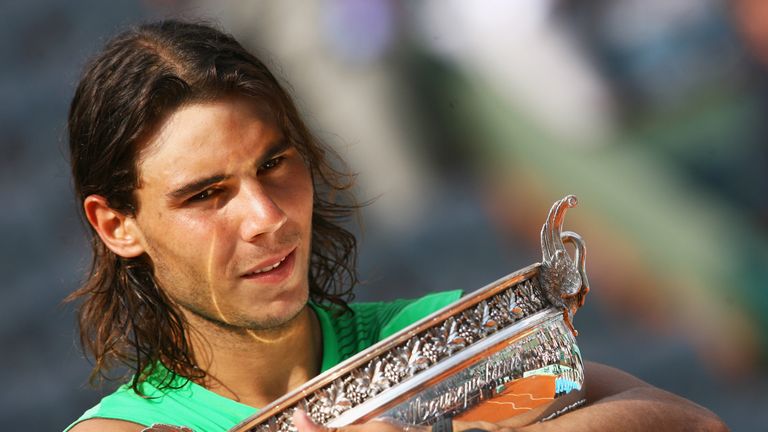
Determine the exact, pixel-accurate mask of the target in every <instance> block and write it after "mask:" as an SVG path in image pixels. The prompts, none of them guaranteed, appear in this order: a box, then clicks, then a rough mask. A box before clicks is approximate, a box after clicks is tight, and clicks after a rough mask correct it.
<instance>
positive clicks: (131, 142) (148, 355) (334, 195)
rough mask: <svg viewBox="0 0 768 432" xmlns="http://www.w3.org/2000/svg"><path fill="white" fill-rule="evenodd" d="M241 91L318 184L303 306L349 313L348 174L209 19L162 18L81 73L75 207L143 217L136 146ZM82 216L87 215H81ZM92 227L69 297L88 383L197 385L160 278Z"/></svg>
mask: <svg viewBox="0 0 768 432" xmlns="http://www.w3.org/2000/svg"><path fill="white" fill-rule="evenodd" d="M232 95H240V96H245V97H248V98H251V99H252V100H253V101H254V103H258V104H260V105H262V106H266V107H268V108H269V110H270V111H271V114H272V115H273V116H274V119H275V120H276V122H277V125H278V127H279V128H280V129H281V130H282V132H283V134H284V135H285V137H286V138H287V139H288V140H290V141H291V142H292V143H293V144H294V145H295V146H296V148H297V149H298V151H299V152H300V153H301V155H302V157H303V158H304V160H305V162H306V163H307V166H308V167H309V170H310V172H311V176H312V181H313V185H314V196H313V213H312V238H311V255H310V271H309V294H310V298H311V299H312V300H313V301H314V302H316V303H318V304H320V305H325V306H335V307H337V309H339V310H342V311H348V310H349V307H348V306H347V302H349V301H351V299H352V296H353V294H352V288H353V286H354V285H355V283H356V282H357V274H356V270H355V266H356V255H357V253H356V240H355V237H354V235H353V234H352V233H350V232H349V231H348V230H346V229H344V228H343V226H342V224H343V222H344V221H345V220H346V219H348V218H349V217H350V216H351V215H353V214H354V212H355V211H356V209H357V205H356V204H355V201H354V198H353V197H352V196H351V194H350V188H351V187H352V184H353V180H354V177H353V176H352V175H350V174H348V173H346V172H345V171H344V170H343V168H341V169H339V168H335V167H337V166H340V165H341V166H342V167H343V163H341V160H340V159H339V158H338V155H336V154H335V153H334V152H333V151H332V150H331V149H330V148H328V147H327V146H325V145H323V143H321V142H320V141H319V140H318V139H317V138H316V137H315V136H313V134H312V133H311V132H310V130H309V128H308V127H307V125H306V124H305V123H304V121H303V120H302V118H301V116H300V114H299V112H298V110H297V108H296V105H295V103H294V102H293V100H292V98H291V96H290V94H289V93H288V91H287V90H286V89H285V87H284V86H283V85H282V84H281V83H280V81H279V80H278V79H277V78H276V77H275V76H274V75H273V74H272V72H271V71H270V70H269V69H268V68H267V66H266V65H265V64H264V63H263V62H262V61H261V60H259V59H258V58H257V57H255V56H254V55H253V54H251V53H250V52H249V51H247V50H246V49H245V48H243V46H241V44H240V43H238V42H237V41H236V40H235V39H234V38H233V37H232V36H230V35H228V34H226V33H225V32H222V31H220V30H218V29H216V28H215V27H213V26H211V25H209V24H204V23H191V22H182V21H176V20H166V21H160V22H155V23H148V24H143V25H139V26H136V27H133V28H131V29H128V30H126V31H124V32H123V33H120V34H119V35H117V36H115V37H114V38H112V39H111V40H110V41H108V42H107V43H106V45H105V46H104V48H103V49H102V51H101V52H100V53H99V54H97V55H96V56H95V57H94V58H93V59H92V60H91V61H90V62H89V63H88V64H87V66H86V67H85V70H84V72H83V75H82V77H81V79H80V82H79V85H78V86H77V89H76V91H75V94H74V97H73V99H72V103H71V106H70V111H69V119H68V133H69V151H70V163H71V168H72V178H73V183H74V190H75V194H76V198H77V200H78V204H79V207H80V209H81V212H82V211H83V209H82V203H83V201H84V200H85V198H86V197H88V196H89V195H100V196H102V197H104V198H105V199H106V201H107V203H108V204H109V206H110V207H111V208H112V209H114V210H116V211H119V212H121V213H123V214H126V215H131V216H133V215H135V214H136V212H137V211H138V210H139V205H140V203H139V202H137V199H136V194H135V191H136V189H137V188H138V187H139V181H140V179H139V174H138V166H137V164H138V162H137V161H138V158H139V155H140V152H141V150H142V148H141V146H142V144H143V138H146V137H147V136H148V134H149V133H150V132H151V131H152V129H153V128H155V127H156V126H157V125H158V124H159V123H160V122H161V121H162V119H163V118H164V116H166V115H168V114H169V113H172V112H173V111H174V110H176V109H178V108H179V107H181V106H183V105H185V104H190V103H195V102H201V101H206V100H215V99H217V98H222V97H227V96H232ZM83 216H84V214H83ZM86 225H87V226H88V228H89V234H90V240H91V247H92V250H93V260H92V263H91V267H90V272H89V273H88V276H87V278H86V280H85V282H84V283H83V284H82V286H81V287H80V288H79V289H77V290H76V291H74V292H73V293H72V294H70V295H69V296H68V297H67V301H75V300H77V301H78V302H79V307H78V321H79V330H80V340H81V343H82V345H83V348H84V350H85V351H86V353H88V354H89V355H90V356H91V357H92V359H93V370H92V372H91V381H92V382H96V381H100V380H101V379H103V378H107V379H112V378H115V377H114V376H112V371H114V370H123V371H125V370H127V371H128V373H129V374H132V376H133V378H132V379H131V381H130V386H131V387H132V388H133V389H134V391H136V392H137V393H139V394H141V393H142V392H141V391H140V385H141V383H142V382H143V381H145V380H146V379H147V378H148V377H150V376H153V374H154V373H155V372H157V371H158V368H160V367H161V365H162V366H164V367H165V368H167V369H168V370H169V371H171V372H172V374H171V375H170V377H169V378H168V379H165V380H163V382H162V383H160V387H163V386H170V385H171V384H170V383H171V382H172V381H173V376H174V375H180V376H183V377H185V378H188V379H192V380H201V379H203V378H204V377H205V375H206V373H205V371H204V370H202V369H201V368H200V367H198V365H197V364H196V363H195V356H194V353H192V351H191V347H190V346H189V343H188V337H187V336H188V332H189V328H188V326H187V324H186V322H185V320H184V319H183V316H182V315H181V313H180V311H179V310H178V309H177V307H176V306H174V305H173V304H172V302H171V301H170V300H169V298H168V297H167V296H166V295H165V294H164V292H163V290H162V289H161V287H160V286H158V283H157V282H156V280H155V277H154V271H153V267H152V261H151V259H150V258H149V257H148V256H146V255H142V256H139V257H137V258H123V257H120V256H118V255H116V254H115V253H114V252H112V251H111V250H110V249H109V248H107V247H106V245H105V244H104V243H103V242H102V240H101V239H100V238H99V236H98V235H97V234H96V233H95V231H94V230H93V228H92V227H90V225H89V224H87V223H86Z"/></svg>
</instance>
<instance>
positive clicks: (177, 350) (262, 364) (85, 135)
mask: <svg viewBox="0 0 768 432" xmlns="http://www.w3.org/2000/svg"><path fill="white" fill-rule="evenodd" d="M69 137H70V151H71V163H72V171H73V177H74V183H75V189H76V193H77V195H78V199H79V201H80V202H81V203H82V208H83V211H84V216H85V218H86V219H87V220H88V222H89V226H90V227H91V228H92V231H93V234H94V235H93V243H92V245H93V251H94V261H93V267H92V270H91V273H90V277H89V279H88V280H87V281H86V283H85V284H84V285H83V287H81V288H80V289H79V290H77V291H76V292H75V293H73V294H72V295H71V296H70V299H76V298H81V299H83V303H82V306H81V308H80V311H79V317H80V327H81V336H82V341H83V344H84V346H85V348H86V349H87V350H88V351H90V352H91V354H92V355H93V356H94V359H95V367H94V375H93V376H94V377H96V376H99V375H104V374H106V373H107V372H109V371H110V370H111V369H112V368H114V367H115V366H124V367H127V368H128V369H129V370H130V371H131V372H132V373H133V376H132V377H131V378H130V380H129V381H128V382H127V383H126V384H125V385H123V386H122V387H120V388H119V389H118V390H117V391H116V392H115V393H113V394H112V395H109V396H107V397H106V398H104V399H103V400H102V401H101V403H100V404H99V405H97V406H96V407H94V408H92V409H91V410H88V411H87V412H86V413H85V414H84V415H83V416H82V417H81V418H80V419H79V420H78V421H76V422H75V423H74V424H73V425H72V426H70V428H69V430H71V431H75V432H87V431H97V430H98V431H140V430H144V428H146V427H149V426H150V425H152V424H155V423H166V424H174V425H181V426H186V427H189V428H192V429H194V430H196V431H198V432H200V431H216V430H226V429H228V428H230V427H232V426H234V425H235V424H236V423H237V422H238V421H240V420H242V419H243V418H245V417H247V416H249V415H251V414H253V413H254V412H256V411H257V408H258V407H262V406H265V405H266V404H268V403H269V402H270V401H272V400H274V399H276V398H278V397H279V396H281V395H282V394H284V393H286V392H288V391H289V390H291V389H293V388H295V387H297V386H299V385H301V384H302V383H304V382H306V381H307V380H309V379H310V378H312V377H313V376H315V375H317V374H318V373H319V372H321V371H323V370H326V369H328V368H330V367H332V366H333V365H334V364H336V363H338V362H340V361H342V360H344V359H345V358H348V357H350V356H352V355H354V353H355V352H358V351H359V350H361V349H364V348H365V347H367V346H370V345H371V344H373V343H375V342H376V341H377V340H378V339H380V338H382V337H385V336H387V335H388V334H391V333H393V332H396V331H397V330H398V329H400V328H403V327H405V326H406V325H408V324H410V323H412V322H414V321H416V320H417V319H419V318H421V317H423V316H425V315H427V314H429V313H430V312H432V311H434V310H436V309H438V308H440V307H442V306H444V305H446V304H448V303H451V302H453V301H454V300H456V299H457V298H458V296H459V293H458V292H448V293H438V294H433V295H430V296H426V297H424V298H421V299H417V300H413V301H399V302H392V303H386V304H384V303H381V304H351V305H349V304H347V300H349V298H350V293H351V288H352V286H353V285H354V283H355V281H356V276H355V269H354V264H355V239H354V237H353V236H352V235H351V234H350V233H349V232H347V231H345V230H344V229H342V228H341V227H340V226H339V225H337V221H338V220H339V219H341V218H344V217H345V216H348V215H349V214H350V213H351V212H352V211H354V205H352V204H349V203H348V204H340V203H339V200H338V199H336V198H337V197H338V196H339V195H340V194H343V193H344V192H345V191H346V190H347V189H348V187H349V186H350V182H349V180H350V178H349V177H348V176H345V175H344V174H343V173H341V172H339V171H337V170H335V169H334V168H332V166H331V164H330V162H329V159H328V157H329V155H331V153H330V152H329V150H328V149H326V148H324V147H323V146H321V145H320V144H319V143H318V141H317V140H316V139H315V138H314V137H313V136H312V135H311V133H310V132H309V131H308V129H307V127H306V126H305V125H304V123H303V122H302V120H301V118H300V117H299V115H298V113H297V110H296V108H295V106H294V104H293V102H292V100H291V98H290V97H289V95H288V94H287V93H286V92H285V90H283V88H282V87H281V86H280V84H279V83H278V81H277V80H276V79H275V77H274V76H273V75H272V74H271V73H270V71H269V70H268V69H267V68H266V67H265V66H264V65H263V64H262V63H261V62H260V61H259V60H258V59H257V58H255V57H254V56H252V55H251V54H249V53H248V52H246V51H245V50H244V49H243V48H242V47H241V46H240V45H239V44H238V43H237V42H236V41H235V40H234V39H233V38H231V37H230V36H228V35H225V34H222V33H221V32H219V31H217V30H215V29H212V28H210V27H207V26H204V25H197V24H189V23H183V22H176V21H166V22H160V23H155V24H149V25H144V26H140V27H138V28H136V29H133V30H129V31H127V32H125V33H123V34H121V35H119V36H117V37H116V38H114V39H113V40H112V41H110V42H109V43H108V44H107V46H106V47H105V48H104V50H103V51H102V52H101V54H99V55H98V56H97V57H96V58H95V59H94V60H93V61H92V62H91V63H90V64H89V65H88V66H87V68H86V71H85V73H84V76H83V78H82V80H81V81H80V84H79V86H78V88H77V90H76V93H75V96H74V98H73V101H72V106H71V109H70V116H69ZM349 202H351V201H349ZM587 380H588V387H587V388H588V389H589V390H588V391H589V392H590V393H589V395H588V397H589V399H590V401H591V404H590V405H589V406H587V407H585V408H582V409H580V410H578V411H576V412H573V413H571V414H568V415H565V416H563V417H561V418H559V419H557V420H554V421H551V422H548V423H542V424H538V425H534V426H531V428H530V429H531V430H537V429H542V430H543V429H546V428H555V427H558V425H560V427H562V425H563V424H568V425H569V426H571V427H572V428H573V429H578V427H582V428H588V429H595V428H597V427H600V428H604V429H606V430H609V429H619V428H620V429H622V430H627V429H631V428H632V427H634V428H635V429H645V428H648V427H662V428H665V427H667V428H668V427H683V428H685V427H692V428H695V429H707V428H709V429H715V430H718V429H722V427H723V426H722V424H721V423H720V422H719V420H718V419H717V418H716V417H715V416H714V415H713V414H712V413H710V412H708V411H707V410H705V409H703V408H701V407H698V406H696V405H694V404H692V403H690V402H688V401H685V400H683V399H680V398H678V397H676V396H673V395H670V394H668V393H665V392H663V391H661V390H658V389H655V388H653V387H650V386H648V385H647V384H645V383H643V382H641V381H639V380H637V379H635V378H633V377H631V376H628V375H626V374H624V373H622V372H619V371H616V370H613V369H610V368H607V367H604V366H599V365H588V367H587ZM295 422H296V424H297V425H298V427H299V429H300V430H302V431H322V430H324V428H321V427H320V426H318V425H316V424H314V423H312V421H311V420H310V419H308V418H307V417H306V416H304V415H303V414H302V413H299V414H297V416H296V419H295ZM471 426H482V427H483V428H486V429H494V430H496V429H498V430H504V429H499V428H500V427H501V426H498V425H491V424H482V425H478V424H475V425H470V424H458V423H457V424H456V425H455V427H456V430H462V429H464V428H468V427H471ZM344 430H350V431H352V430H402V429H401V428H400V427H399V426H395V425H390V424H385V423H381V422H371V423H368V424H364V425H357V426H351V427H349V428H344Z"/></svg>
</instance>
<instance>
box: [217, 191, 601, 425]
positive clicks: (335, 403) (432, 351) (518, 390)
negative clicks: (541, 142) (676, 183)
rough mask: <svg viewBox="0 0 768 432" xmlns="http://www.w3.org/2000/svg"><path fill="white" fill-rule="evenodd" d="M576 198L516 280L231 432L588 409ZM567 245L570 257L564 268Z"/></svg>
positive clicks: (380, 347)
mask: <svg viewBox="0 0 768 432" xmlns="http://www.w3.org/2000/svg"><path fill="white" fill-rule="evenodd" d="M576 204H577V200H576V197H574V196H573V195H569V196H566V197H565V198H563V199H561V200H559V201H557V202H556V203H555V204H554V205H553V207H552V209H551V210H550V211H549V214H548V216H547V220H546V222H545V224H544V226H543V228H542V230H541V244H542V262H541V263H537V264H533V265H530V266H528V267H526V268H523V269H521V270H518V271H516V272H513V273H511V274H509V275H507V276H505V277H503V278H501V279H499V280H497V281H495V282H493V283H491V284H488V285H486V286H485V287H483V288H480V289H479V290H477V291H475V292H473V293H471V294H469V295H466V296H464V297H462V298H461V299H459V300H457V301H456V302H455V303H453V304H451V305H449V306H446V307H445V308H443V309H441V310H438V311H437V312H435V313H433V314H431V315H429V316H427V317H426V318H424V319H422V320H420V321H418V322H416V323H414V324H412V325H410V326H409V327H406V328H405V329H403V330H401V331H399V332H398V333H396V334H394V335H392V336H390V337H388V338H386V339H384V340H382V341H380V342H379V343H377V344H375V345H373V346H371V347H369V348H368V349H366V350H364V351H361V352H360V353H358V354H357V355H355V356H354V357H351V358H350V359H348V360H346V361H344V362H342V363H340V364H338V365H336V366H335V367H333V368H331V369H329V370H327V371H326V372H324V373H322V374H320V375H318V376H317V377H315V378H313V379H312V380H310V381H308V382H306V383H305V384H303V385H302V386H300V387H298V388H296V389H294V390H293V391H291V392H290V393H288V394H286V395H285V396H283V397H281V398H280V399H278V400H276V401H274V402H272V403H271V404H269V405H268V406H266V407H264V408H263V409H262V410H260V411H259V412H258V413H256V414H254V415H253V416H251V417H249V418H247V419H245V420H244V421H242V422H241V423H240V424H238V425H237V426H235V427H234V428H232V429H230V432H257V431H258V432H266V431H295V430H296V429H295V427H294V426H293V424H292V420H291V417H292V415H293V412H294V411H295V410H296V409H302V410H304V411H306V412H307V414H309V416H310V417H312V418H313V419H314V420H315V421H316V422H318V423H320V424H323V425H326V426H328V427H341V426H344V425H348V424H353V423H360V422H365V421H368V420H371V419H375V418H384V419H387V420H389V421H394V422H398V423H401V424H407V425H430V424H433V423H435V422H436V421H438V420H440V419H441V418H445V417H451V418H454V419H457V420H465V421H474V420H483V421H489V422H498V421H502V420H503V421H504V423H505V425H507V426H510V427H517V426H523V425H527V424H531V423H534V422H537V421H545V420H548V419H550V418H554V417H556V416H558V415H560V414H562V413H564V412H567V411H569V410H572V409H575V408H578V407H579V406H581V405H583V404H584V403H585V399H584V368H583V361H582V357H581V353H580V351H579V348H578V346H577V344H576V339H575V336H576V335H577V332H576V330H575V329H574V328H573V325H572V317H573V314H574V313H575V312H576V311H577V310H578V308H579V307H581V306H582V305H583V304H584V298H585V296H586V294H587V292H588V291H589V283H588V281H587V277H586V272H585V269H584V263H585V247H584V242H583V240H582V239H581V237H580V236H579V235H578V234H576V233H573V232H570V231H563V230H562V226H563V219H564V215H565V211H566V210H567V209H568V208H571V207H574V206H576ZM565 243H571V244H572V245H573V246H574V248H575V257H574V258H571V256H570V254H569V253H568V251H567V250H566V247H565Z"/></svg>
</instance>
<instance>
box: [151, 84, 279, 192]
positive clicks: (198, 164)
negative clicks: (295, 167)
mask: <svg viewBox="0 0 768 432" xmlns="http://www.w3.org/2000/svg"><path fill="white" fill-rule="evenodd" d="M284 140H285V138H284V134H283V133H282V130H281V128H279V127H278V125H277V124H276V122H275V117H274V115H272V114H271V111H265V109H264V108H263V107H262V106H260V105H258V104H255V103H253V101H251V100H249V99H246V98H244V97H240V98H227V99H217V100H214V101H203V102H197V103H193V104H186V105H184V106H182V107H179V108H178V109H176V110H175V111H173V112H172V113H170V114H169V115H167V116H166V117H165V118H164V119H163V120H162V121H161V122H160V123H159V124H158V127H156V128H155V130H154V131H153V133H152V134H151V135H150V136H148V137H147V139H145V140H144V141H143V145H142V146H141V150H140V151H139V154H138V158H137V171H138V175H139V178H140V183H144V181H145V180H150V177H157V176H160V177H168V176H174V177H179V176H180V175H182V174H188V175H189V176H193V175H195V174H201V173H202V172H205V171H206V170H210V169H217V170H221V169H223V168H226V165H222V161H225V160H229V161H231V163H237V164H241V163H245V162H247V161H248V160H254V159H258V158H259V157H260V156H261V155H262V154H264V153H267V152H270V150H271V149H272V148H274V147H281V146H284V145H285V143H284ZM184 171H189V172H187V173H185V172H184ZM198 171H199V173H196V172H198ZM183 177H186V175H184V176H183ZM178 181H186V180H184V179H179V180H178Z"/></svg>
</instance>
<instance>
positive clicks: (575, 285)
mask: <svg viewBox="0 0 768 432" xmlns="http://www.w3.org/2000/svg"><path fill="white" fill-rule="evenodd" d="M577 204H578V200H577V199H576V196H574V195H568V196H566V197H565V198H563V199H561V200H559V201H557V202H556V203H555V204H554V205H553V206H552V208H551V209H550V210H549V214H548V215H547V221H546V222H545V223H544V226H543V227H542V228H541V253H542V260H541V270H540V271H539V275H538V278H539V284H540V286H541V290H542V291H543V292H544V295H545V296H546V297H547V300H549V301H550V303H552V305H553V306H555V307H557V308H559V309H560V310H562V311H563V319H564V320H565V324H566V325H567V326H568V328H570V329H571V332H573V335H574V336H576V335H578V334H579V333H578V332H577V331H576V329H575V328H573V315H574V314H575V313H576V311H577V310H578V309H579V308H580V307H581V306H583V305H584V299H585V297H586V295H587V293H588V292H589V281H588V280H587V274H586V270H585V263H586V247H585V246H584V240H583V239H582V238H581V236H579V235H578V234H576V233H574V232H572V231H565V232H563V221H564V219H565V212H566V210H568V209H569V208H572V207H576V205H577ZM564 241H565V242H569V243H573V244H574V245H575V246H576V257H575V259H574V258H571V256H570V255H568V251H567V250H566V248H565V243H564Z"/></svg>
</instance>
